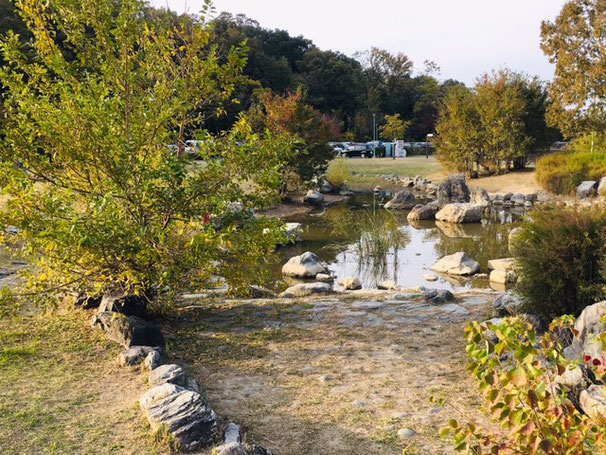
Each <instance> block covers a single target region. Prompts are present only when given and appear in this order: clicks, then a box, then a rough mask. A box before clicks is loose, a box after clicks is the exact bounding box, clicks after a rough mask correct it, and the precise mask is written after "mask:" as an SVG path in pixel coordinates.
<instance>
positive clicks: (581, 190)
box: [577, 180, 598, 199]
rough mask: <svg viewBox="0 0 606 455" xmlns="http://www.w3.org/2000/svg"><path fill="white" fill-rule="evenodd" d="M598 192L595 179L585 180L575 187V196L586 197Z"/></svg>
mask: <svg viewBox="0 0 606 455" xmlns="http://www.w3.org/2000/svg"><path fill="white" fill-rule="evenodd" d="M597 194H598V182H596V181H595V180H586V181H584V182H581V184H580V185H579V186H578V187H577V197H578V198H579V199H587V198H590V197H594V196H596V195H597Z"/></svg>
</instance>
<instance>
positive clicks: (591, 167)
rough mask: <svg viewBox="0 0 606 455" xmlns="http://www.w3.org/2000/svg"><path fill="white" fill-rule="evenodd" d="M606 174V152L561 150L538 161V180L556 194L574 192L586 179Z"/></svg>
mask: <svg viewBox="0 0 606 455" xmlns="http://www.w3.org/2000/svg"><path fill="white" fill-rule="evenodd" d="M604 176H606V154H605V153H591V152H572V153H571V152H560V153H554V154H552V155H547V156H544V157H543V158H541V159H540V160H539V161H538V162H537V180H538V182H539V183H540V184H541V186H542V187H543V188H545V189H546V190H548V191H551V192H553V193H556V194H574V193H575V191H576V188H577V186H579V184H580V183H581V182H582V181H584V180H599V179H601V178H602V177H604Z"/></svg>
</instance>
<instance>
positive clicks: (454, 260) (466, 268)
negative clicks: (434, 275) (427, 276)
mask: <svg viewBox="0 0 606 455" xmlns="http://www.w3.org/2000/svg"><path fill="white" fill-rule="evenodd" d="M430 269H431V270H433V271H434V272H438V273H447V274H449V275H473V274H475V273H478V272H479V271H480V264H479V263H478V262H476V261H474V260H473V259H471V258H470V257H469V256H467V254H465V253H464V252H462V251H461V252H459V253H455V254H451V255H450V256H444V257H443V258H442V259H440V260H439V261H438V262H437V263H435V264H434V265H432V266H431V267H430Z"/></svg>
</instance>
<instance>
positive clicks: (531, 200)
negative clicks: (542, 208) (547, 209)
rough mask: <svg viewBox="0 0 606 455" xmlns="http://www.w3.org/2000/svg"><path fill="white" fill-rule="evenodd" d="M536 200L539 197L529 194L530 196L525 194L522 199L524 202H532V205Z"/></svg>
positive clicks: (535, 194)
mask: <svg viewBox="0 0 606 455" xmlns="http://www.w3.org/2000/svg"><path fill="white" fill-rule="evenodd" d="M538 198H539V197H538V195H537V193H530V194H527V195H526V196H524V199H525V200H526V202H532V203H534V202H536V201H537V199H538Z"/></svg>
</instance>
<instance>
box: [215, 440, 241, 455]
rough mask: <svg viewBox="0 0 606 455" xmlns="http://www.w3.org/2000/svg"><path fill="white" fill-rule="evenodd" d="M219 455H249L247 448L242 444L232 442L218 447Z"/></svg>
mask: <svg viewBox="0 0 606 455" xmlns="http://www.w3.org/2000/svg"><path fill="white" fill-rule="evenodd" d="M216 453H217V455H248V452H247V451H246V447H245V446H244V444H240V442H231V443H226V444H223V445H221V446H219V447H217V451H216Z"/></svg>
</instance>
